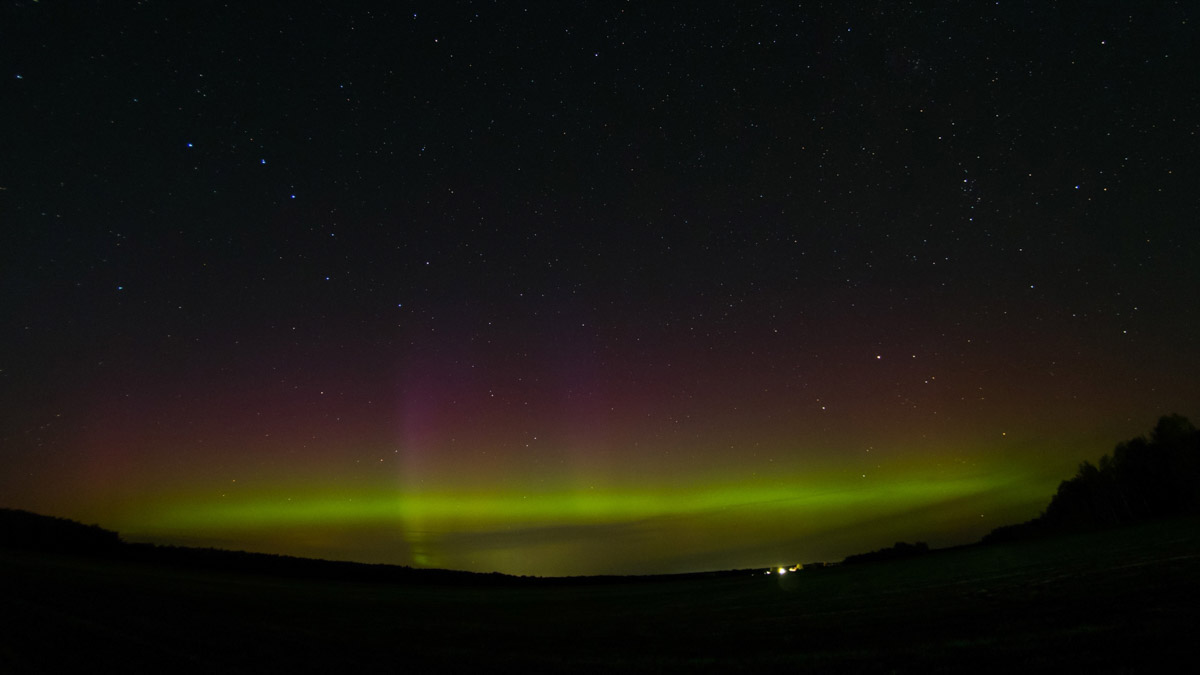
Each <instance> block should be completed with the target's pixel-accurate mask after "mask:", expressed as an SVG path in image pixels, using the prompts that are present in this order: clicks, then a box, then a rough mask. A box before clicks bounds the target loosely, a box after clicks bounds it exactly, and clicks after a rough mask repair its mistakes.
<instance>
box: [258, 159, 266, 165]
mask: <svg viewBox="0 0 1200 675" xmlns="http://www.w3.org/2000/svg"><path fill="white" fill-rule="evenodd" d="M258 163H259V164H266V163H267V160H265V159H260V160H258Z"/></svg>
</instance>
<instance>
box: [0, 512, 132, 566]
mask: <svg viewBox="0 0 1200 675" xmlns="http://www.w3.org/2000/svg"><path fill="white" fill-rule="evenodd" d="M123 545H124V542H122V541H121V537H120V536H119V535H118V534H117V533H116V532H112V531H110V530H105V529H103V528H101V527H100V526H98V525H84V524H83V523H79V522H76V521H74V520H68V519H66V518H55V517H53V516H43V515H39V514H36V513H30V512H29V511H21V510H17V509H0V547H4V548H15V549H22V550H28V551H46V552H50V553H73V554H90V555H97V554H102V555H107V554H114V553H116V552H117V551H119V550H120V549H121V547H122V546H123Z"/></svg>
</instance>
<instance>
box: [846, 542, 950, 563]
mask: <svg viewBox="0 0 1200 675" xmlns="http://www.w3.org/2000/svg"><path fill="white" fill-rule="evenodd" d="M927 553H929V544H926V543H925V542H923V541H918V542H917V543H915V544H909V543H907V542H903V541H898V542H896V543H895V545H893V546H892V547H891V548H881V549H879V550H876V551H871V552H869V553H856V554H854V555H848V556H846V559H845V560H843V561H842V563H843V564H846V565H853V564H858V563H867V562H880V561H884V560H903V559H904V558H915V557H917V556H922V555H925V554H927Z"/></svg>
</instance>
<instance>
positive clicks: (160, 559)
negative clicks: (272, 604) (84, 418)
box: [0, 509, 750, 586]
mask: <svg viewBox="0 0 1200 675" xmlns="http://www.w3.org/2000/svg"><path fill="white" fill-rule="evenodd" d="M4 548H7V549H17V550H29V551H43V552H50V553H65V554H72V555H88V556H104V557H108V558H112V559H116V560H122V561H126V562H140V563H149V564H159V565H169V566H172V567H179V568H192V569H202V570H209V571H222V572H237V573H249V574H257V575H269V576H273V577H280V578H290V579H307V580H321V581H352V582H363V583H421V584H442V585H453V586H503V585H529V584H538V585H555V584H562V585H581V584H596V585H601V584H615V583H631V582H661V581H666V580H672V579H676V580H685V579H697V578H717V577H725V576H732V575H742V574H749V573H750V571H749V570H725V571H717V572H697V573H689V574H657V575H641V576H615V575H605V576H575V577H530V576H513V575H509V574H501V573H499V572H491V573H481V572H464V571H458V570H443V569H424V568H413V567H408V566H405V565H385V564H368V563H358V562H349V561H339V560H322V559H317V558H299V557H295V556H287V555H275V554H270V553H250V552H246V551H229V550H224V549H217V548H197V547H190V546H159V545H156V544H138V543H128V542H125V541H122V540H121V538H120V536H119V535H118V534H117V533H116V532H112V531H110V530H105V529H102V528H100V527H99V526H96V525H84V524H82V523H78V522H76V521H73V520H68V519H66V518H57V517H53V516H43V515H40V514H36V513H30V512H29V511H21V510H16V509H0V549H4Z"/></svg>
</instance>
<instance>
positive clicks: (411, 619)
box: [0, 519, 1200, 673]
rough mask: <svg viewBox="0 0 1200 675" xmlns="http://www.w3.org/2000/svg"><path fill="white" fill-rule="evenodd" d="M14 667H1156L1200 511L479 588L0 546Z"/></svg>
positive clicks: (1187, 623) (1176, 625)
mask: <svg viewBox="0 0 1200 675" xmlns="http://www.w3.org/2000/svg"><path fill="white" fill-rule="evenodd" d="M0 594H2V595H0V628H2V631H0V673H43V672H84V671H96V670H100V671H110V670H111V671H115V672H213V673H217V672H220V673H231V672H341V673H359V672H395V673H420V672H431V671H439V672H464V671H465V670H466V669H467V668H485V669H486V670H487V672H495V671H496V670H497V669H499V668H504V667H506V666H508V667H510V668H511V669H514V670H515V669H516V668H520V670H522V671H546V670H559V671H571V672H579V671H592V672H601V671H604V672H614V671H619V672H630V671H632V672H660V671H689V672H694V671H709V672H728V671H745V672H762V671H792V672H801V671H805V670H809V671H814V670H815V671H818V672H829V671H838V672H840V671H849V672H897V671H900V672H928V671H954V672H959V671H972V672H979V671H989V672H999V671H1013V670H1018V671H1030V670H1032V671H1039V672H1046V671H1060V672H1078V671H1081V670H1082V671H1088V670H1090V671H1103V672H1120V671H1130V672H1133V671H1136V672H1153V671H1155V670H1160V669H1161V667H1162V666H1164V665H1165V664H1167V663H1171V662H1174V663H1178V664H1189V663H1191V662H1192V661H1194V660H1195V659H1196V658H1197V656H1196V654H1197V653H1196V652H1195V649H1194V646H1193V645H1194V642H1193V640H1194V639H1195V638H1196V637H1197V628H1198V627H1200V621H1198V620H1197V606H1196V601H1197V599H1200V521H1197V520H1194V519H1193V520H1185V521H1174V522H1170V523H1158V524H1152V525H1146V526H1141V527H1138V528H1136V529H1127V530H1122V531H1115V532H1107V533H1098V534H1089V535H1079V536H1073V537H1069V538H1063V539H1057V540H1052V541H1036V542H1024V543H1012V544H1005V545H996V546H989V547H976V548H966V549H959V550H953V551H944V552H938V553H935V554H931V555H929V556H926V557H924V558H919V559H913V560H905V561H896V562H889V563H878V564H867V565H861V566H849V567H841V568H835V569H827V570H816V571H810V572H801V573H795V574H789V575H786V576H783V577H779V576H775V575H772V576H767V575H764V574H762V573H761V572H759V573H756V574H749V573H747V574H744V575H739V576H735V577H725V578H713V579H702V578H686V579H680V580H658V581H654V582H640V583H638V582H630V583H612V584H565V585H563V584H560V585H553V586H529V585H518V586H512V587H505V586H499V587H464V586H448V585H421V584H378V583H376V584H370V583H361V582H336V581H304V580H296V579H279V578H273V577H269V576H263V575H254V574H241V573H229V572H211V571H203V570H189V569H183V568H175V567H170V566H162V565H152V564H147V563H129V562H119V561H111V560H110V561H104V560H96V559H87V558H72V557H67V556H55V555H51V554H45V553H28V552H15V551H0Z"/></svg>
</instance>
